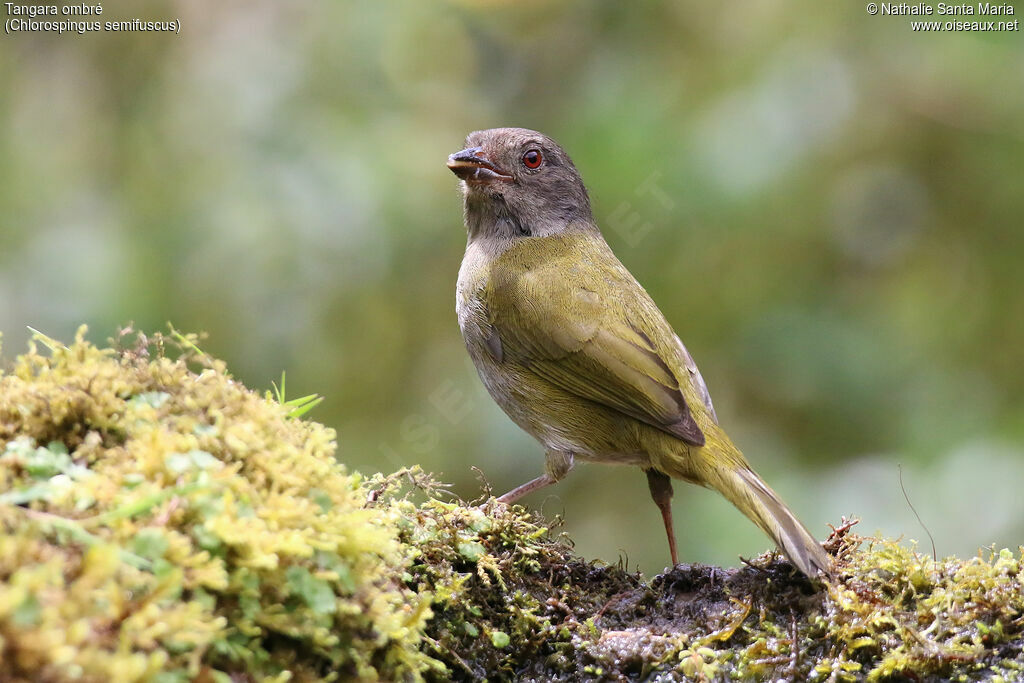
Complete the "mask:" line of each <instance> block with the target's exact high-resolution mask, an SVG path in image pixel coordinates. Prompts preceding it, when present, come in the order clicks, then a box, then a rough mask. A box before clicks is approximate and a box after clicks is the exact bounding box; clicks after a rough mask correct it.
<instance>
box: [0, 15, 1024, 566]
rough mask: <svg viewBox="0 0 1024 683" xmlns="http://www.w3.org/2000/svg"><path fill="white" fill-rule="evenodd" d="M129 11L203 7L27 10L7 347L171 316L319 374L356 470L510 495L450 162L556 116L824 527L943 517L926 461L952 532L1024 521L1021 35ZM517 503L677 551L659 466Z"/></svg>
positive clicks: (0, 304)
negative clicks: (413, 471) (474, 331)
mask: <svg viewBox="0 0 1024 683" xmlns="http://www.w3.org/2000/svg"><path fill="white" fill-rule="evenodd" d="M103 7H104V13H103V16H102V17H101V19H102V20H108V19H111V20H112V19H123V18H133V17H140V18H144V19H167V18H177V19H180V20H181V22H182V30H181V33H180V35H176V36H175V35H163V34H154V33H133V34H120V35H119V34H114V33H92V34H87V35H84V36H79V35H74V34H72V35H60V36H58V35H46V34H19V35H4V36H0V123H2V128H0V221H2V228H0V330H2V331H3V333H4V335H5V336H4V355H5V357H7V358H8V359H10V358H11V357H13V355H15V354H16V353H18V352H20V350H21V349H23V348H24V343H25V340H26V338H27V335H28V332H27V331H26V328H25V326H26V325H32V326H33V327H36V328H39V329H41V330H43V331H44V332H46V333H48V334H50V335H52V336H55V337H58V338H70V337H71V336H72V335H73V333H74V330H75V328H76V327H77V326H78V325H79V324H80V323H83V322H84V323H88V324H89V326H90V338H91V339H93V340H94V341H96V342H99V343H103V342H105V340H106V339H107V338H108V337H110V336H111V335H112V334H113V333H114V332H115V330H116V329H117V327H118V326H119V325H121V324H124V323H127V322H129V321H134V323H135V325H136V326H137V327H138V328H141V329H143V330H158V329H163V328H164V326H165V324H166V322H167V321H171V322H173V324H174V325H175V326H176V327H178V328H179V329H183V330H190V331H206V332H208V333H209V335H210V336H209V338H208V340H207V341H206V342H205V348H206V349H207V350H208V351H210V352H212V353H213V354H215V355H217V356H220V357H222V358H224V359H226V360H227V361H228V363H229V366H230V367H231V368H233V370H234V372H235V373H236V375H237V376H238V377H239V378H240V379H241V380H242V381H244V382H246V383H247V384H249V385H250V386H254V387H257V388H267V387H269V385H270V382H271V381H272V380H276V379H277V378H278V377H279V376H280V373H281V371H282V370H286V371H287V373H288V388H289V393H290V394H292V395H300V394H304V393H312V392H317V393H321V394H323V395H325V396H326V400H325V402H324V403H323V404H322V406H321V407H319V408H318V409H316V410H315V411H314V412H313V413H312V415H311V417H312V418H313V419H316V420H319V421H321V422H324V423H326V424H328V425H330V426H332V427H335V428H336V429H337V431H338V441H339V452H340V456H341V458H342V459H343V460H344V461H345V462H346V463H349V464H350V465H352V466H353V467H355V468H357V469H360V470H363V471H367V472H371V471H378V470H384V471H390V470H394V469H396V468H398V467H401V466H403V465H410V464H414V463H418V464H421V465H422V466H423V467H424V468H425V469H427V470H430V471H434V472H437V473H439V475H440V476H441V478H443V479H444V480H447V481H449V482H452V483H453V485H454V486H453V490H454V491H455V492H457V493H458V494H460V495H462V496H464V497H467V498H473V497H476V496H477V495H478V494H479V492H480V482H479V481H478V480H477V478H476V475H475V473H474V472H473V471H472V470H471V467H472V466H476V467H479V468H480V470H482V472H483V474H484V475H485V476H486V478H487V480H489V481H490V483H491V485H492V486H493V487H494V489H495V490H496V492H497V493H501V492H503V491H504V490H507V489H509V488H511V487H512V486H514V485H517V484H519V483H522V482H523V481H525V480H526V479H528V478H532V477H534V476H536V475H537V474H538V473H539V472H540V470H541V466H542V453H541V449H540V447H539V446H538V445H537V444H536V443H535V442H533V441H532V440H531V439H530V438H529V437H527V436H526V435H525V434H523V433H521V432H520V431H519V430H518V429H517V428H516V427H515V426H514V425H513V424H512V423H511V422H510V421H509V420H508V419H507V418H506V417H505V416H504V415H503V414H502V413H501V412H500V411H499V409H498V408H497V407H496V406H495V405H494V404H493V403H492V402H491V401H490V399H489V398H488V397H487V396H486V394H485V393H484V391H483V389H482V387H481V385H480V383H479V380H478V379H477V377H476V375H475V372H474V371H473V369H472V366H471V365H470V363H469V360H468V358H467V357H466V354H465V350H464V348H463V345H462V340H461V338H460V336H459V331H458V327H457V324H456V320H455V313H454V288H455V280H456V274H457V271H458V267H459V262H460V259H461V256H462V250H463V246H464V241H465V233H464V229H463V226H462V217H461V205H460V197H459V194H458V192H457V189H456V180H455V178H454V177H453V176H452V175H451V173H449V172H448V170H447V169H446V168H445V160H446V157H447V155H448V154H449V153H451V152H453V151H456V150H458V149H460V148H461V144H462V140H463V138H464V136H465V135H466V133H468V132H469V131H471V130H474V129H478V128H489V127H494V126H506V125H513V126H525V127H530V128H536V129H539V130H541V131H543V132H545V133H548V134H549V135H551V136H552V137H554V138H555V139H557V140H559V141H560V142H561V143H562V145H563V146H564V147H565V148H566V149H567V150H568V151H569V153H570V154H571V155H572V156H573V157H574V159H575V161H576V163H577V165H578V167H579V168H580V170H581V172H582V174H583V177H584V180H585V181H586V182H587V184H588V186H589V188H590V191H591V195H592V201H593V204H594V210H595V215H596V217H597V220H598V222H599V224H601V225H602V226H603V228H604V231H605V234H606V237H607V239H608V241H609V242H610V243H611V245H612V247H613V249H615V250H616V252H617V253H618V255H619V257H620V258H621V259H622V261H623V262H624V263H625V264H626V265H627V267H629V268H630V269H631V270H632V272H633V273H634V274H635V275H636V276H637V278H638V279H639V280H640V281H641V282H642V283H643V284H644V285H645V286H646V287H647V288H648V290H649V291H650V293H651V294H652V296H653V297H654V299H655V300H656V301H657V302H659V304H660V306H661V308H662V310H663V311H664V313H665V314H666V316H667V317H668V319H669V320H670V321H671V322H672V323H673V325H674V326H675V328H676V330H677V331H678V332H679V334H680V336H681V337H682V338H683V339H684V340H685V342H686V344H687V345H688V346H689V348H690V351H691V352H692V353H693V355H694V356H695V357H696V359H697V361H698V362H699V363H700V365H701V368H702V371H703V374H704V376H705V378H706V379H707V382H708V384H709V385H710V388H711V392H712V395H713V396H714V398H715V402H716V407H717V408H718V413H719V416H720V418H721V421H722V422H723V424H724V425H725V426H726V427H727V429H728V430H729V431H730V433H731V434H732V436H733V439H734V440H735V441H736V442H737V443H738V444H739V445H740V446H741V448H743V449H744V451H745V452H746V453H747V455H748V457H749V458H750V460H751V461H752V463H753V464H754V466H755V467H756V468H757V469H758V470H759V471H760V472H761V473H762V475H764V477H765V478H766V479H767V480H768V481H769V482H770V483H771V484H772V485H773V486H774V487H775V488H776V489H777V490H778V491H779V492H780V494H782V496H783V497H784V498H785V499H786V500H788V501H789V502H790V503H791V504H792V506H793V507H794V509H795V510H796V511H797V513H798V515H799V516H800V517H802V518H803V519H804V520H805V521H806V522H807V524H808V526H809V527H810V528H811V529H812V530H813V531H814V532H815V533H816V534H817V535H819V536H824V535H825V534H826V533H827V529H826V526H825V524H826V522H832V523H838V521H839V518H840V516H841V515H844V514H845V515H856V516H858V517H861V518H862V519H863V522H862V525H861V531H862V532H872V531H875V530H881V531H882V532H883V533H886V534H889V535H894V536H899V535H904V536H905V537H907V538H915V539H922V538H924V532H923V530H922V528H921V527H920V525H919V524H918V523H917V521H916V520H915V519H914V515H913V512H912V511H911V509H910V508H909V507H908V505H907V503H906V501H905V500H904V496H903V493H902V492H901V490H900V471H899V469H898V467H899V465H902V480H903V484H904V485H905V487H906V490H907V493H908V494H909V496H910V498H911V500H912V501H913V503H914V505H915V506H916V508H917V511H918V512H919V513H920V514H921V517H922V519H923V520H924V521H925V523H926V524H927V525H928V526H929V528H930V529H931V531H932V533H933V534H934V536H935V543H936V546H937V549H938V552H939V553H940V554H950V553H956V554H960V555H973V554H974V553H975V552H976V551H977V548H978V547H979V546H982V545H987V544H992V543H995V544H997V545H998V546H1005V545H1008V546H1011V547H1014V546H1016V545H1018V544H1020V543H1022V542H1024V496H1022V495H1020V491H1021V486H1022V483H1024V372H1022V367H1024V38H1022V34H1021V33H1020V32H1019V31H1017V32H1002V33H915V32H913V31H912V30H911V27H910V23H909V22H910V18H908V17H892V16H869V15H868V14H867V12H866V11H865V6H864V4H863V3H860V2H838V3H792V2H781V1H778V0H755V1H753V2H749V3H735V4H734V3H724V4H722V3H701V2H696V1H692V2H673V3H661V2H648V3H622V2H613V1H611V0H605V1H600V2H584V1H573V2H539V1H533V2H507V3H505V2H470V1H468V0H465V1H463V2H422V1H420V2H405V3H401V2H391V1H384V2H370V1H369V0H367V1H365V2H341V1H334V2H301V3H295V4H285V3H280V2H273V1H271V0H247V1H246V2H239V1H229V2H218V3H205V2H199V1H198V0H183V1H181V2H148V1H147V2H143V3H127V2H117V3H114V2H111V3H104V4H103ZM0 11H2V8H0ZM1020 11H1024V8H1022V9H1021V10H1020ZM1018 16H1019V14H1018V15H1015V16H1014V17H1008V18H1009V19H1015V18H1017V17H1018ZM958 18H960V19H962V17H958ZM524 502H525V504H527V505H528V506H531V507H534V508H541V509H543V510H544V511H545V512H546V513H550V514H553V513H564V515H565V518H566V528H567V530H568V531H569V532H570V533H571V534H572V537H573V538H574V539H575V541H576V544H577V549H578V550H579V552H580V553H581V554H582V555H584V556H586V557H590V558H600V559H603V560H606V561H608V562H615V561H617V560H618V559H619V558H620V557H624V558H628V561H629V565H630V567H633V566H639V567H640V568H642V569H643V570H645V571H646V572H655V571H659V570H660V569H661V568H662V567H664V566H665V564H666V563H667V562H668V551H667V548H666V545H665V540H664V537H663V531H662V528H661V522H660V517H659V515H658V512H657V509H656V508H655V506H654V505H653V503H651V501H650V500H649V497H648V493H647V490H646V483H645V479H644V476H643V474H642V473H641V472H640V471H639V470H634V469H614V468H610V467H603V466H599V465H585V464H584V465H582V466H578V467H577V469H576V470H575V471H574V472H573V473H572V475H570V476H569V478H568V479H567V480H566V481H564V482H563V483H561V484H559V485H558V486H556V487H553V488H550V489H548V490H547V491H545V492H543V493H538V494H535V495H533V496H531V497H529V498H527V499H525V500H524ZM675 514H676V525H677V529H678V532H679V536H680V539H679V540H680V552H681V555H682V557H683V558H684V559H685V560H687V561H701V562H716V563H725V564H728V565H735V564H736V563H737V555H738V554H743V555H751V554H756V553H758V552H760V551H762V550H763V549H765V548H766V547H768V541H767V540H766V539H765V538H764V537H763V536H762V535H761V533H760V532H759V531H758V530H757V529H756V528H754V526H753V525H752V524H750V523H749V522H747V521H746V520H745V519H744V518H742V516H741V515H740V514H739V513H737V512H735V511H734V510H732V508H731V507H729V505H728V504H727V503H725V502H724V501H723V500H722V499H721V498H719V497H718V496H717V495H716V494H713V493H711V492H708V491H704V490H700V489H697V488H695V487H692V486H687V485H684V484H680V485H677V487H676V502H675ZM922 547H923V548H925V549H927V540H926V539H925V543H924V545H923V546H922Z"/></svg>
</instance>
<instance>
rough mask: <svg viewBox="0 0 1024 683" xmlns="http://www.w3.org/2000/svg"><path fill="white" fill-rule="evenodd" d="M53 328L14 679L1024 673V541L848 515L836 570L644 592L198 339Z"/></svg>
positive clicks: (16, 390) (706, 572) (5, 402)
mask: <svg viewBox="0 0 1024 683" xmlns="http://www.w3.org/2000/svg"><path fill="white" fill-rule="evenodd" d="M38 339H39V340H40V341H42V342H43V344H44V345H46V346H48V347H49V352H48V353H40V352H39V351H38V350H37V349H36V348H35V347H33V348H31V349H30V351H29V353H27V354H25V355H23V356H21V357H20V358H18V359H17V360H16V362H15V363H14V365H13V367H12V368H11V369H10V371H9V372H8V373H6V374H4V375H2V376H0V667H2V670H3V678H4V680H5V681H8V680H10V681H63V680H70V679H76V680H83V681H106V680H114V681H158V682H161V683H164V682H171V681H186V680H199V681H204V682H205V681H217V682H220V681H224V682H227V681H230V680H239V681H249V680H253V681H255V680H270V681H274V680H277V681H285V680H292V681H312V680H387V681H416V680H422V679H426V680H437V681H446V680H482V679H485V678H486V679H488V680H543V681H548V680H566V681H574V680H581V679H584V680H634V681H658V680H679V679H687V680H769V679H770V680H775V679H780V678H781V679H786V680H818V681H826V680H827V681H860V680H872V681H875V680H877V681H882V680H907V679H918V680H933V679H941V680H996V681H999V680H1003V681H1011V680H1021V678H1024V665H1022V654H1021V651H1022V647H1024V586H1022V583H1024V571H1022V567H1024V560H1022V557H1021V554H1020V551H1018V552H1017V553H1013V552H1010V551H1009V550H1002V551H999V552H986V553H982V554H981V555H979V556H978V557H976V558H971V559H968V560H961V559H957V558H946V559H943V560H940V561H936V560H933V559H932V558H930V557H927V556H922V555H920V554H919V553H917V552H916V550H915V549H914V548H913V547H907V546H905V545H900V544H898V543H896V542H893V541H888V540H879V539H870V538H861V537H859V536H857V535H856V534H855V533H854V532H853V530H852V525H850V524H844V525H843V526H841V527H840V528H839V529H838V530H836V532H835V533H834V534H833V536H832V538H831V539H829V541H828V543H827V547H828V549H829V551H830V552H831V553H832V554H833V555H835V556H836V566H837V577H836V578H835V579H834V580H832V581H829V582H826V583H811V582H810V581H808V580H807V579H805V578H804V577H803V576H801V575H799V574H797V573H795V572H794V571H793V569H792V568H791V567H790V566H789V565H788V564H787V563H785V562H784V561H781V560H780V559H779V558H778V557H777V556H776V555H774V554H772V553H768V554H765V555H763V556H761V557H758V558H755V559H753V560H751V561H750V562H748V563H747V564H746V566H744V567H743V568H741V569H738V570H732V569H728V570H723V569H719V568H714V567H704V566H699V565H693V566H688V565H680V566H678V567H676V568H674V569H672V570H671V571H669V572H666V573H664V574H662V575H659V576H657V577H654V578H653V579H652V580H651V581H650V582H647V581H645V580H644V579H643V578H642V577H641V576H640V575H638V574H634V573H630V572H627V571H626V570H625V569H624V568H622V567H615V566H607V565H602V564H595V563H590V562H586V561H583V560H581V559H580V558H578V557H576V556H575V555H574V554H573V551H572V546H571V543H570V542H569V541H568V539H565V538H564V537H562V536H560V535H558V534H556V533H554V532H552V531H551V530H550V528H551V526H552V524H550V523H548V522H545V521H544V520H542V519H540V518H539V517H537V516H536V515H531V514H530V513H528V512H526V511H525V510H524V509H523V508H521V507H518V506H513V507H508V506H504V505H500V504H498V503H496V502H495V501H494V500H493V499H491V498H487V499H483V500H481V501H478V502H477V503H476V504H467V503H464V502H461V501H455V500H451V497H450V496H447V495H446V494H444V492H443V490H442V489H441V488H440V487H439V485H438V484H437V483H436V482H434V481H433V480H432V479H431V478H430V477H429V476H427V475H424V474H423V473H421V472H419V471H418V470H417V469H415V468H413V469H408V470H403V471H401V472H397V473H394V474H375V475H373V476H371V477H368V478H366V477H362V476H360V475H359V474H356V473H352V472H349V471H347V470H346V469H345V467H344V466H343V465H341V464H339V463H338V462H337V461H336V460H335V444H334V433H333V432H332V431H331V430H330V429H327V428H325V427H323V426H321V425H318V424H316V423H313V422H306V421H301V420H298V419H295V416H296V415H297V413H296V412H295V406H294V405H289V404H285V403H283V398H281V397H278V398H279V400H273V399H272V398H270V397H267V396H260V395H258V394H256V393H254V392H251V391H249V390H247V389H245V388H244V387H242V386H241V385H239V384H238V383H237V382H235V381H233V380H232V379H231V378H230V376H229V375H228V374H227V372H226V370H225V368H224V366H223V364H222V363H220V362H219V361H216V360H214V359H211V358H209V357H208V356H206V355H205V354H202V352H200V351H198V349H197V348H196V347H195V343H194V340H193V339H192V338H181V339H179V348H178V349H177V351H175V353H178V354H179V355H178V356H177V357H174V358H172V357H170V355H169V354H168V353H165V347H169V345H170V342H169V341H168V340H167V339H165V338H164V337H161V336H159V335H158V336H155V337H153V338H151V339H148V340H147V339H145V338H141V335H140V339H139V340H138V341H137V342H135V343H133V344H131V345H129V346H126V345H125V343H126V341H127V339H126V338H125V337H122V339H120V340H119V341H118V342H117V344H116V345H115V346H116V348H114V349H97V348H95V347H94V346H92V345H90V344H88V343H87V342H85V341H84V340H83V339H82V335H81V334H80V335H79V336H78V338H77V339H76V341H75V342H74V343H73V344H72V345H71V346H70V347H67V348H65V347H63V346H62V345H60V344H58V343H56V342H53V341H52V340H49V339H47V338H45V337H41V336H40V337H38ZM307 398H308V397H307ZM303 400H306V399H303ZM289 403H291V402H289ZM423 491H425V492H426V493H427V494H428V495H427V496H423V495H422V493H421V492H423ZM413 492H416V497H417V498H418V499H421V500H422V499H423V498H426V499H425V500H422V502H419V503H416V502H413V497H414V496H413V495H412V493H413Z"/></svg>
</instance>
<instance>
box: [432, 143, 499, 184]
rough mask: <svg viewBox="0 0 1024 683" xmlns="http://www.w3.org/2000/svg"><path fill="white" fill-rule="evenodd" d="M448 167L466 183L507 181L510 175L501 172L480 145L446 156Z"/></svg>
mask: <svg viewBox="0 0 1024 683" xmlns="http://www.w3.org/2000/svg"><path fill="white" fill-rule="evenodd" d="M448 168H450V169H451V171H452V173H454V174H455V175H457V176H459V177H460V178H462V179H463V180H465V181H466V182H467V183H486V182H488V181H491V180H503V181H505V182H509V181H511V180H512V176H510V175H508V174H507V173H504V172H502V170H501V169H499V168H498V167H497V166H495V165H494V162H492V161H491V160H490V159H488V158H487V157H486V155H484V150H483V148H482V147H469V148H467V149H464V150H462V151H461V152H456V153H455V154H452V155H451V156H449V157H448Z"/></svg>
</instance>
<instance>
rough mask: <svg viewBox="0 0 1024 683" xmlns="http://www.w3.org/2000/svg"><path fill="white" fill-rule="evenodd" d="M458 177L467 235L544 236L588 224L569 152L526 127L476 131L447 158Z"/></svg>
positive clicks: (587, 209) (580, 185) (582, 191)
mask: <svg viewBox="0 0 1024 683" xmlns="http://www.w3.org/2000/svg"><path fill="white" fill-rule="evenodd" d="M448 168H450V169H451V171H452V173H454V174H455V175H457V176H458V177H459V178H461V179H462V183H461V185H462V192H463V199H464V203H465V211H466V228H467V229H468V230H469V237H470V239H471V240H472V239H475V238H478V237H480V238H488V237H496V238H499V239H503V240H507V239H516V238H519V237H529V236H535V237H543V236H547V235H554V234H559V233H561V232H563V231H565V230H567V229H576V228H578V227H583V226H586V227H588V228H590V227H592V226H593V221H592V218H591V214H590V199H589V198H588V197H587V189H586V188H585V187H584V186H583V180H582V179H581V178H580V174H579V172H578V171H577V170H576V167H575V166H573V164H572V160H571V159H569V155H568V154H566V153H565V151H564V150H563V149H562V148H561V147H559V146H558V143H556V142H555V141H554V140H552V139H551V138H549V137H548V136H546V135H543V134H541V133H538V132H537V131H535V130H527V129H526V128H492V129H490V130H478V131H476V132H473V133H470V134H469V135H468V136H467V137H466V149H464V150H462V151H461V152H456V153H455V154H452V155H451V156H450V157H448Z"/></svg>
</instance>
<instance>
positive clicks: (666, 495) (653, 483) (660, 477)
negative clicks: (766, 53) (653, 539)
mask: <svg viewBox="0 0 1024 683" xmlns="http://www.w3.org/2000/svg"><path fill="white" fill-rule="evenodd" d="M646 472H647V486H648V487H649V488H650V489H651V498H653V499H654V504H655V505H657V506H658V509H659V510H661V519H662V520H663V521H664V522H665V534H666V535H667V536H668V551H669V553H671V555H672V566H673V567H675V566H676V565H677V564H679V558H678V556H677V555H676V532H675V529H674V528H672V480H671V479H669V478H668V475H666V474H662V473H661V472H659V471H658V470H646Z"/></svg>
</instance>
